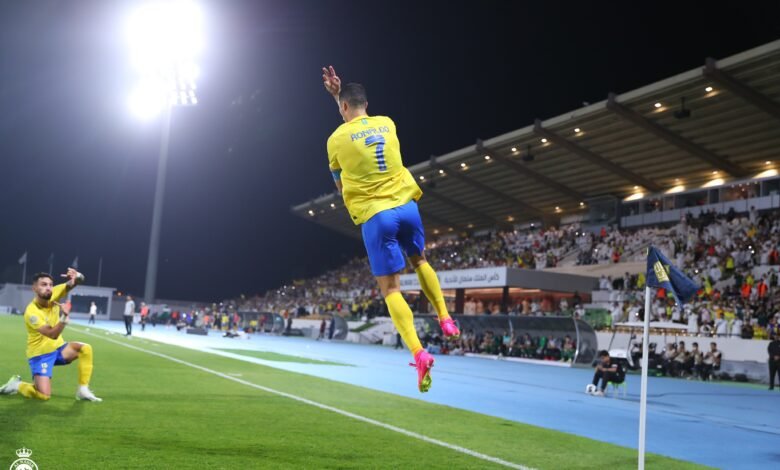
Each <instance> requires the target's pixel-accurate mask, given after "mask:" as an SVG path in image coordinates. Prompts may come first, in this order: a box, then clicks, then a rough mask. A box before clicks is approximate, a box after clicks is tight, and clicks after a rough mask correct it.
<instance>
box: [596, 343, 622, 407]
mask: <svg viewBox="0 0 780 470" xmlns="http://www.w3.org/2000/svg"><path fill="white" fill-rule="evenodd" d="M599 380H601V388H600V389H599V390H597V391H596V392H594V393H593V394H594V395H599V396H604V391H605V390H606V389H607V383H609V382H614V383H616V384H619V383H623V381H624V380H626V371H625V369H623V367H622V366H621V365H620V364H618V363H617V362H612V358H610V357H609V353H608V352H607V351H604V350H602V351H599V363H598V364H597V365H596V373H595V374H593V385H594V386H596V387H598V385H599Z"/></svg>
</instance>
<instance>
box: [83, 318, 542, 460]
mask: <svg viewBox="0 0 780 470" xmlns="http://www.w3.org/2000/svg"><path fill="white" fill-rule="evenodd" d="M79 332H80V333H84V334H85V335H90V336H94V337H96V338H100V339H103V340H105V341H109V342H111V343H114V344H118V345H120V346H124V347H126V348H130V349H135V350H136V351H141V352H144V353H147V354H151V355H153V356H158V357H161V358H163V359H168V360H169V361H173V362H176V363H179V364H182V365H185V366H188V367H192V368H193V369H198V370H201V371H203V372H208V373H209V374H213V375H216V376H217V377H222V378H223V379H227V380H232V381H233V382H237V383H240V384H242V385H246V386H247V387H252V388H256V389H258V390H262V391H264V392H268V393H273V394H274V395H279V396H282V397H285V398H289V399H291V400H295V401H299V402H301V403H305V404H307V405H310V406H314V407H317V408H320V409H323V410H328V411H332V412H333V413H338V414H340V415H342V416H346V417H348V418H352V419H355V420H358V421H363V422H364V423H368V424H373V425H374V426H378V427H380V428H384V429H387V430H390V431H393V432H397V433H399V434H403V435H405V436H409V437H411V438H414V439H417V440H420V441H424V442H427V443H429V444H434V445H437V446H441V447H446V448H447V449H450V450H454V451H455V452H460V453H462V454H466V455H470V456H472V457H475V458H478V459H481V460H485V461H487V462H493V463H495V464H498V465H503V466H505V467H509V468H515V469H517V470H533V469H532V468H531V467H526V466H523V465H520V464H516V463H512V462H508V461H506V460H502V459H499V458H498V457H493V456H490V455H486V454H482V453H480V452H477V451H474V450H471V449H466V448H465V447H460V446H457V445H455V444H450V443H448V442H444V441H440V440H438V439H434V438H432V437H428V436H423V435H422V434H418V433H416V432H412V431H408V430H406V429H403V428H399V427H397V426H393V425H392V424H387V423H383V422H381V421H377V420H375V419H371V418H366V417H365V416H361V415H358V414H355V413H350V412H349V411H344V410H342V409H339V408H335V407H332V406H329V405H325V404H322V403H318V402H316V401H312V400H309V399H307V398H303V397H299V396H297V395H292V394H290V393H286V392H281V391H279V390H274V389H273V388H268V387H264V386H262V385H258V384H255V383H252V382H248V381H246V380H242V379H239V378H237V377H233V376H230V375H227V374H223V373H222V372H217V371H215V370H212V369H209V368H207V367H203V366H199V365H197V364H193V363H191V362H187V361H183V360H181V359H177V358H175V357H171V356H168V355H166V354H162V353H158V352H155V351H148V350H146V349H143V348H139V347H138V346H133V345H131V344H127V343H123V342H121V341H117V340H115V339H111V338H106V337H105V336H100V335H97V334H95V333H91V332H88V331H84V330H80V329H79Z"/></svg>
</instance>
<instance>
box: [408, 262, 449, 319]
mask: <svg viewBox="0 0 780 470" xmlns="http://www.w3.org/2000/svg"><path fill="white" fill-rule="evenodd" d="M415 272H417V279H419V280H420V287H422V291H423V293H425V296H426V297H428V301H429V302H431V304H432V305H433V308H434V309H436V314H437V315H438V316H439V320H446V319H447V318H450V314H449V313H447V304H446V303H445V302H444V294H443V293H442V292H441V286H439V278H438V277H436V271H434V270H433V268H432V267H431V265H430V264H428V263H423V264H421V265H420V266H419V267H418V268H417V269H415Z"/></svg>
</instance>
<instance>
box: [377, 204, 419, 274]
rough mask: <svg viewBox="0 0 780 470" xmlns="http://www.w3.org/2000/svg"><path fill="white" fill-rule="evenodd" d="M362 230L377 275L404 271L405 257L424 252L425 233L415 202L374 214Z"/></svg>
mask: <svg viewBox="0 0 780 470" xmlns="http://www.w3.org/2000/svg"><path fill="white" fill-rule="evenodd" d="M362 231H363V243H364V244H365V245H366V252H367V253H368V263H369V264H370V265H371V273H372V274H373V275H374V276H387V275H390V274H395V273H397V272H400V271H402V270H403V269H404V267H405V266H406V259H405V258H404V254H406V256H415V255H420V254H422V252H423V250H424V249H425V231H424V230H423V224H422V220H421V219H420V211H419V210H417V202H415V201H410V202H407V203H406V204H404V205H403V206H399V207H394V208H392V209H387V210H383V211H382V212H379V213H377V214H374V216H373V217H371V218H370V219H368V221H366V222H365V223H364V224H363V227H362Z"/></svg>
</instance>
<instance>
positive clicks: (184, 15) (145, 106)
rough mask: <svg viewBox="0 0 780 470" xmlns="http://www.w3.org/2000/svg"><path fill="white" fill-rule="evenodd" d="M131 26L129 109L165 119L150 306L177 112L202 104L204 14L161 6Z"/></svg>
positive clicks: (146, 7)
mask: <svg viewBox="0 0 780 470" xmlns="http://www.w3.org/2000/svg"><path fill="white" fill-rule="evenodd" d="M128 26H129V28H128V42H129V45H130V53H131V60H132V64H133V68H134V69H135V71H136V73H137V76H138V84H137V87H136V89H135V90H134V91H133V93H132V94H131V95H130V99H129V105H130V108H131V110H132V111H133V112H134V113H135V114H136V115H137V116H138V117H139V118H141V119H153V118H155V117H157V116H160V115H162V120H161V124H162V135H161V139H160V155H159V162H158V168H157V183H156V185H155V190H154V210H153V213H152V230H151V235H150V238H149V257H148V259H147V264H146V282H145V289H144V300H145V301H146V302H147V303H151V302H153V301H154V298H155V295H156V292H155V291H156V287H157V262H158V258H159V251H160V227H161V224H162V210H163V197H164V195H165V171H166V168H167V162H168V144H169V142H170V137H171V120H172V115H173V108H175V107H185V106H186V107H190V106H195V105H197V104H198V98H197V96H196V93H195V91H196V80H197V78H198V75H199V68H198V57H199V56H200V52H201V49H202V46H203V34H202V18H201V12H200V9H199V8H198V6H197V5H196V4H195V3H193V2H191V1H186V0H167V1H166V0H160V1H152V2H148V3H145V4H143V5H141V6H140V7H139V8H138V9H137V10H136V11H135V12H134V13H133V14H132V16H131V17H130V21H129V24H128Z"/></svg>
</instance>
